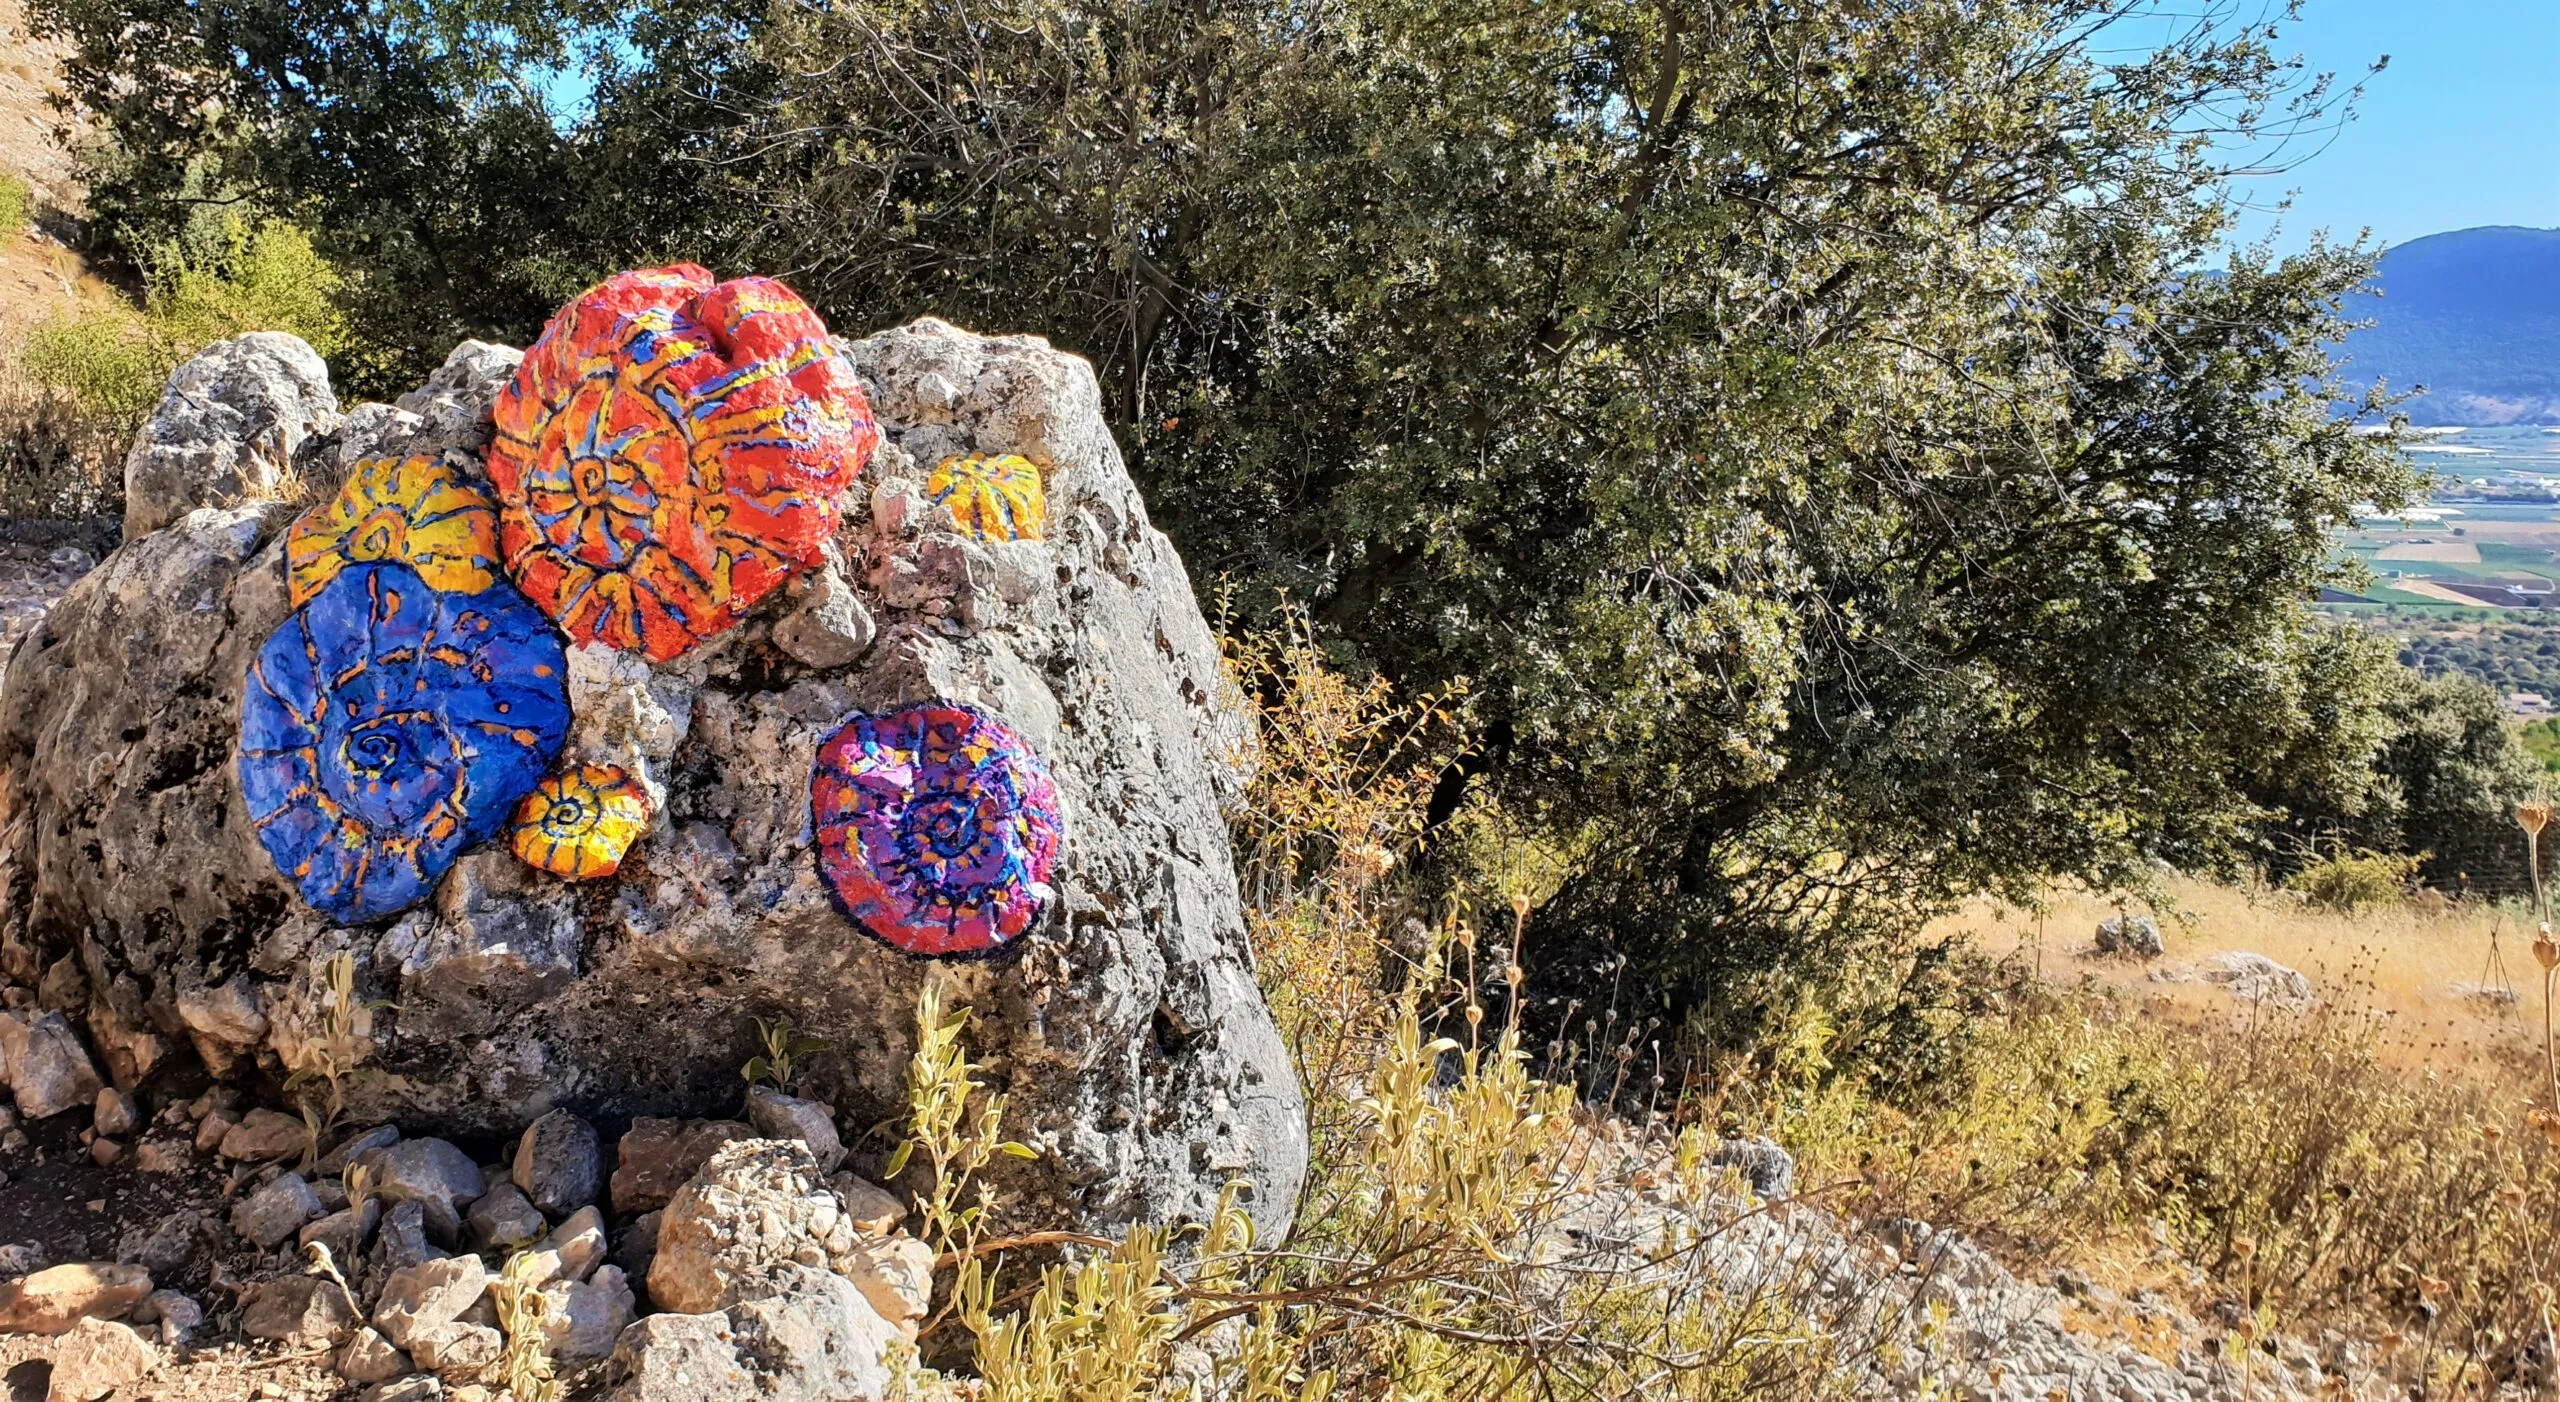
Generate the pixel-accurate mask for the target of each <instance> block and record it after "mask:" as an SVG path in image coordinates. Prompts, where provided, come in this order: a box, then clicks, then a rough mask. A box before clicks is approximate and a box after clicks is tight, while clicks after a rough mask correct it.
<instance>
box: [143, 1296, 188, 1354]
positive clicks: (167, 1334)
mask: <svg viewBox="0 0 2560 1402" xmlns="http://www.w3.org/2000/svg"><path fill="white" fill-rule="evenodd" d="M143 1303H144V1304H145V1305H147V1306H149V1307H150V1310H151V1317H152V1319H153V1320H154V1321H156V1322H157V1323H158V1324H159V1326H160V1342H162V1343H164V1344H182V1343H185V1342H186V1341H187V1340H188V1339H189V1338H192V1337H193V1336H194V1335H195V1332H196V1331H197V1330H198V1329H201V1328H203V1327H204V1306H202V1305H200V1304H197V1303H196V1302H195V1297H194V1296H191V1295H185V1294H181V1293H179V1292H178V1291H175V1290H154V1291H152V1292H151V1294H150V1295H149V1296H148V1297H146V1298H145V1299H144V1301H143ZM136 1313H137V1314H138V1313H140V1311H139V1310H137V1311H136Z"/></svg>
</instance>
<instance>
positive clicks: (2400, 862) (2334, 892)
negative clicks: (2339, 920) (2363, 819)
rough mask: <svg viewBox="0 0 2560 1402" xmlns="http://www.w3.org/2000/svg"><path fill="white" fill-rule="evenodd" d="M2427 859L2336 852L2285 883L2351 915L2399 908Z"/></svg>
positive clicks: (2360, 851)
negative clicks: (2388, 907)
mask: <svg viewBox="0 0 2560 1402" xmlns="http://www.w3.org/2000/svg"><path fill="white" fill-rule="evenodd" d="M2424 862H2425V858H2424V857H2403V856H2396V855H2393V854H2391V853H2386V852H2376V851H2374V850H2373V849H2371V848H2364V849H2361V850H2358V851H2355V852H2333V853H2331V854H2330V855H2328V856H2326V857H2320V858H2317V859H2315V860H2313V861H2311V862H2309V863H2306V864H2305V865H2304V866H2303V868H2302V869H2301V870H2300V871H2297V872H2295V873H2294V874H2293V876H2292V877H2291V878H2290V879H2288V880H2287V881H2286V882H2285V885H2286V886H2287V887H2289V888H2291V889H2293V890H2296V891H2299V892H2301V893H2302V894H2303V895H2304V896H2306V897H2308V898H2309V899H2310V900H2311V901H2312V902H2313V903H2314V904H2317V905H2322V906H2326V907H2328V908H2329V909H2331V910H2343V911H2346V912H2348V913H2349V914H2354V913H2355V912H2358V911H2364V910H2372V909H2375V908H2377V907H2380V906H2386V905H2395V904H2397V903H2398V902H2399V901H2400V900H2401V899H2402V898H2403V897H2405V896H2407V895H2408V894H2409V887H2410V884H2411V883H2412V882H2414V881H2416V880H2417V879H2418V868H2419V867H2420V866H2421V865H2422V864H2423V863H2424Z"/></svg>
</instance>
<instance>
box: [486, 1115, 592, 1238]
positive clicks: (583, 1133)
mask: <svg viewBox="0 0 2560 1402" xmlns="http://www.w3.org/2000/svg"><path fill="white" fill-rule="evenodd" d="M509 1171H510V1173H511V1174H512V1176H513V1178H514V1181H515V1185H516V1186H517V1187H518V1188H520V1189H522V1190H524V1195H525V1196H526V1197H527V1198H529V1199H531V1200H532V1202H533V1205H534V1206H535V1207H538V1208H540V1209H542V1210H543V1211H544V1212H547V1213H550V1214H552V1215H553V1216H558V1215H560V1214H561V1213H564V1212H575V1211H577V1210H578V1209H579V1208H582V1207H584V1206H586V1205H587V1204H589V1203H591V1202H594V1201H595V1200H596V1195H597V1193H599V1192H600V1191H602V1190H603V1188H604V1147H603V1145H602V1144H601V1143H599V1142H598V1141H597V1139H596V1128H595V1126H594V1125H591V1124H588V1123H587V1122H586V1121H585V1120H582V1119H579V1118H578V1117H577V1116H575V1115H572V1114H570V1113H569V1112H568V1111H566V1110H554V1111H552V1112H551V1113H550V1114H548V1115H545V1116H543V1117H542V1118H541V1119H538V1120H535V1121H534V1122H533V1123H532V1124H531V1125H529V1126H527V1127H526V1129H525V1132H524V1136H523V1137H522V1138H521V1139H519V1140H517V1141H516V1154H515V1158H514V1159H513V1160H512V1161H511V1162H510V1163H509Z"/></svg>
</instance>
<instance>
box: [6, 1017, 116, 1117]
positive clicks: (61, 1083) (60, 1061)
mask: <svg viewBox="0 0 2560 1402" xmlns="http://www.w3.org/2000/svg"><path fill="white" fill-rule="evenodd" d="M0 1075H5V1076H6V1078H7V1080H8V1083H9V1091H10V1093H11V1094H12V1095H14V1096H16V1097H17V1101H18V1113H19V1114H20V1115H22V1116H24V1117H26V1118H27V1119H30V1120H41V1119H44V1118H46V1117H47V1116H51V1115H59V1114H61V1113H62V1112H63V1111H65V1110H69V1109H73V1108H75V1107H78V1106H83V1105H94V1104H96V1103H97V1099H98V1091H99V1089H100V1088H101V1087H102V1086H104V1085H105V1084H106V1083H105V1082H104V1081H101V1080H99V1079H98V1068H97V1066H96V1065H95V1064H94V1063H92V1062H91V1061H90V1060H89V1051H88V1048H86V1047H83V1046H82V1045H80V1035H79V1034H78V1033H76V1032H74V1031H72V1030H71V1024H70V1023H68V1022H65V1021H64V1020H63V1018H62V1014H60V1013H37V1014H28V1013H18V1012H12V1013H6V1014H0Z"/></svg>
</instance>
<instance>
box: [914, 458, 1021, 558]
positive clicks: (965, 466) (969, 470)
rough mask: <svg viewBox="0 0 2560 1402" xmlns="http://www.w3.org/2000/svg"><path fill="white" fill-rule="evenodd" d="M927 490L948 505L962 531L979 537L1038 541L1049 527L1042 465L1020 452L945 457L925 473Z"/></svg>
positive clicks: (928, 497) (925, 489)
mask: <svg viewBox="0 0 2560 1402" xmlns="http://www.w3.org/2000/svg"><path fill="white" fill-rule="evenodd" d="M924 494H925V496H926V498H927V499H928V500H931V501H934V502H936V503H941V502H948V503H950V505H951V515H952V517H953V518H954V519H955V520H957V521H958V522H959V523H960V529H962V530H964V531H967V532H968V533H969V534H971V535H974V536H976V537H977V538H979V539H980V540H1038V539H1039V538H1040V535H1041V532H1042V531H1044V530H1046V529H1047V528H1048V524H1049V507H1048V499H1047V498H1046V497H1045V496H1044V495H1043V494H1042V492H1041V489H1040V469H1039V468H1038V467H1036V466H1034V465H1032V462H1031V460H1030V459H1029V458H1026V457H1024V456H1022V455H1021V454H1019V453H1003V454H998V455H987V454H979V453H972V454H970V455H969V456H967V457H965V458H945V459H943V462H942V465H941V466H940V467H937V468H935V469H934V470H933V471H932V472H931V473H930V474H928V475H927V476H926V477H925V479H924Z"/></svg>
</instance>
